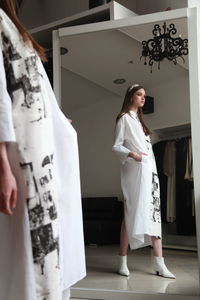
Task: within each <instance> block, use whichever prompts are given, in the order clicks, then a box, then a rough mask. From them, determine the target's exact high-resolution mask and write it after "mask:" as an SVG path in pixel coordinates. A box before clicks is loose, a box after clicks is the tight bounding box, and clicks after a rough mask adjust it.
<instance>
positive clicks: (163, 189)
mask: <svg viewBox="0 0 200 300" xmlns="http://www.w3.org/2000/svg"><path fill="white" fill-rule="evenodd" d="M165 145H166V141H160V142H158V143H155V144H154V145H153V152H154V155H155V160H156V166H157V170H158V177H159V181H160V200H161V216H162V222H167V181H168V178H167V176H166V175H165V174H164V171H163V160H164V153H165Z"/></svg>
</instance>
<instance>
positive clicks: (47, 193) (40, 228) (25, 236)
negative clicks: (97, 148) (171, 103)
mask: <svg viewBox="0 0 200 300" xmlns="http://www.w3.org/2000/svg"><path fill="white" fill-rule="evenodd" d="M40 59H42V60H43V61H44V60H45V55H44V50H43V48H42V47H40V46H39V45H38V44H37V43H36V42H35V41H34V40H33V39H32V37H31V36H30V35H29V34H28V32H27V31H26V30H25V28H24V27H23V26H22V25H21V24H20V22H19V20H18V18H17V16H16V11H15V2H14V0H0V212H1V213H0V237H1V243H0V299H1V300H3V299H6V300H13V299H19V300H63V299H68V298H69V292H68V291H69V290H68V288H69V287H70V286H71V285H73V284H74V283H76V282H77V281H78V280H80V279H81V278H83V277H84V276H85V259H84V243H83V229H82V210H81V195H80V181H79V162H78V147H77V138H76V132H75V130H74V129H73V127H72V126H71V124H70V122H69V121H68V120H67V119H66V118H65V116H64V115H63V114H62V112H61V111H60V109H59V107H58V105H57V102H56V99H55V96H54V94H53V91H52V89H51V86H50V83H49V81H48V78H47V76H46V73H45V71H44V68H43V65H42V63H41V60H40Z"/></svg>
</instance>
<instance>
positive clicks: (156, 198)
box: [151, 172, 161, 223]
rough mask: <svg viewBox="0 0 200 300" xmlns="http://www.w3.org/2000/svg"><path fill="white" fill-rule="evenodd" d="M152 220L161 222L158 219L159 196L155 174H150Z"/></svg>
mask: <svg viewBox="0 0 200 300" xmlns="http://www.w3.org/2000/svg"><path fill="white" fill-rule="evenodd" d="M151 204H152V211H151V213H152V220H153V222H158V223H160V222H161V218H160V194H159V179H158V175H157V174H156V173H154V172H153V173H152V203H151Z"/></svg>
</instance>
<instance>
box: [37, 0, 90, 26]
mask: <svg viewBox="0 0 200 300" xmlns="http://www.w3.org/2000/svg"><path fill="white" fill-rule="evenodd" d="M88 3H89V1H88V0H68V1H67V0H56V1H55V0H43V5H44V12H45V22H46V23H49V22H52V21H55V20H58V19H62V18H65V17H68V16H71V15H74V14H77V13H79V12H82V11H84V10H87V9H88V8H89V4H88Z"/></svg>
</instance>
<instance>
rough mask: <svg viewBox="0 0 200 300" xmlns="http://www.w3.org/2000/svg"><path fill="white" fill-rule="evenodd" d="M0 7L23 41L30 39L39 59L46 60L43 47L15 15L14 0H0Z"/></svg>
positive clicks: (26, 41)
mask: <svg viewBox="0 0 200 300" xmlns="http://www.w3.org/2000/svg"><path fill="white" fill-rule="evenodd" d="M0 8H1V9H3V10H4V12H5V13H6V14H7V15H8V17H9V18H10V19H11V20H12V22H13V23H14V24H15V26H16V27H17V29H18V30H19V32H20V34H21V36H22V38H23V40H24V42H25V43H27V44H28V42H29V41H31V43H32V45H33V48H34V49H35V50H36V51H37V53H38V55H39V56H40V58H41V60H42V61H43V62H45V61H47V59H46V56H45V50H44V48H43V47H42V46H40V45H39V44H38V43H37V42H36V41H35V40H34V39H33V37H32V36H31V35H30V34H29V33H28V32H27V30H26V29H25V27H24V26H23V25H22V24H21V23H20V21H19V19H18V17H17V15H16V11H17V8H18V6H17V3H16V1H15V0H0Z"/></svg>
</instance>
